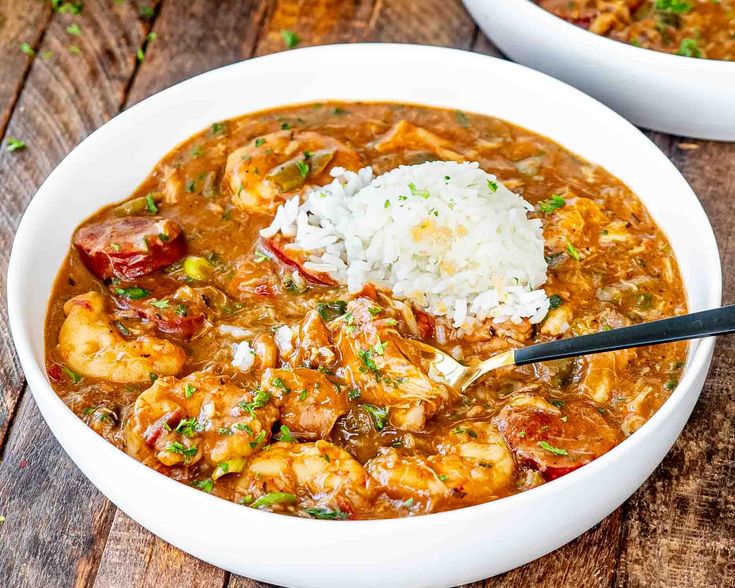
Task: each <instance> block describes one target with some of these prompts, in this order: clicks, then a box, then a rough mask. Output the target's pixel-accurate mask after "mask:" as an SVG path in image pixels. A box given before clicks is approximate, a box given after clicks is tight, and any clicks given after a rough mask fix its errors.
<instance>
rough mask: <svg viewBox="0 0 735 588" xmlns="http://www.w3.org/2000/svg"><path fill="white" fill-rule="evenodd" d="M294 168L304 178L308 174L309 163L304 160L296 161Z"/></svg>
mask: <svg viewBox="0 0 735 588" xmlns="http://www.w3.org/2000/svg"><path fill="white" fill-rule="evenodd" d="M296 168H297V169H298V170H299V175H300V176H301V177H302V178H305V177H306V176H307V175H308V174H309V164H308V163H306V162H305V161H297V162H296Z"/></svg>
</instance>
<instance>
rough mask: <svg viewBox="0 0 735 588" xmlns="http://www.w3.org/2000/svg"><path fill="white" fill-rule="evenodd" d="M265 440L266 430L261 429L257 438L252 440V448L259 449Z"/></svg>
mask: <svg viewBox="0 0 735 588" xmlns="http://www.w3.org/2000/svg"><path fill="white" fill-rule="evenodd" d="M263 441H265V431H261V432H260V433H258V434H257V435H256V436H255V440H254V441H251V442H250V448H251V449H257V448H258V447H259V446H260V444H261V443H263Z"/></svg>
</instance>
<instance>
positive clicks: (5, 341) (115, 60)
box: [0, 0, 146, 447]
mask: <svg viewBox="0 0 735 588" xmlns="http://www.w3.org/2000/svg"><path fill="white" fill-rule="evenodd" d="M27 4H28V5H29V6H34V5H35V4H37V2H35V0H33V1H32V2H28V3H27ZM73 23H75V24H77V25H78V26H79V27H80V28H81V31H82V34H81V35H79V36H74V35H71V34H70V33H68V32H67V30H66V29H67V28H68V27H69V26H70V25H71V24H73ZM145 34H146V26H145V23H143V22H141V21H140V20H139V19H138V16H137V10H136V9H135V7H134V6H132V5H128V4H125V5H121V6H114V5H111V3H110V4H108V3H107V2H100V3H97V2H94V3H89V5H88V6H87V7H86V8H85V9H84V10H83V12H82V13H81V14H80V15H72V14H56V15H54V19H53V20H52V22H51V24H50V26H49V27H48V30H47V32H46V33H45V35H44V37H43V41H42V43H41V44H40V46H39V47H38V48H37V52H38V54H39V55H40V54H43V53H45V52H47V51H51V52H53V57H52V58H50V59H35V60H34V61H33V64H32V66H31V70H30V73H29V75H28V79H27V81H26V84H25V87H24V90H23V93H22V94H21V96H20V98H19V100H18V102H17V104H16V107H15V110H14V112H13V115H12V117H11V119H10V122H9V125H8V128H7V133H6V136H12V137H17V138H21V139H25V140H26V142H27V144H28V146H27V147H26V149H24V150H22V151H16V152H13V153H10V152H8V151H7V150H6V149H2V151H0V177H1V178H3V181H2V182H0V289H1V290H2V292H3V293H4V292H5V275H6V271H7V263H8V257H9V254H10V247H11V244H12V241H13V236H14V234H15V229H16V227H17V225H18V222H19V221H20V217H21V215H22V213H23V211H24V210H25V207H26V206H27V205H28V202H30V199H31V197H32V196H33V194H34V193H35V191H36V190H37V189H38V187H39V186H40V184H41V182H42V181H43V180H44V178H45V177H46V176H47V175H48V174H49V173H50V172H51V170H52V169H53V168H54V167H56V165H57V164H58V163H59V161H61V159H62V158H63V157H64V156H65V155H66V154H67V153H68V152H69V151H71V149H72V148H73V147H74V146H75V145H76V144H77V143H79V142H80V141H81V140H82V139H84V137H86V136H87V135H88V134H89V133H91V132H92V131H94V130H95V129H96V128H97V127H99V126H100V125H102V124H104V123H105V122H106V121H107V120H108V119H109V118H111V117H112V116H114V115H115V114H117V112H118V111H119V109H120V105H121V104H122V101H123V98H124V95H125V89H126V87H127V81H128V79H129V78H130V76H131V75H132V73H133V71H134V69H135V66H136V58H135V54H136V50H137V49H138V47H140V46H141V45H142V43H143V39H144V37H145ZM72 46H76V47H78V48H79V52H78V53H73V52H71V51H70V49H69V48H70V47H72ZM0 306H1V308H0V384H1V385H2V393H1V394H2V403H1V404H0V447H1V446H2V444H3V440H4V438H5V435H6V433H7V429H8V424H9V422H10V420H11V418H12V415H13V412H14V407H15V405H16V403H17V401H18V397H19V394H20V391H21V389H22V386H23V375H22V373H21V371H20V368H19V366H18V363H17V359H16V357H15V351H14V349H13V345H12V341H11V339H10V335H9V332H8V328H7V319H6V309H5V300H4V297H3V300H2V302H1V303H0Z"/></svg>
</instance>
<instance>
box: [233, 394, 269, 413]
mask: <svg viewBox="0 0 735 588" xmlns="http://www.w3.org/2000/svg"><path fill="white" fill-rule="evenodd" d="M270 399H271V395H270V393H269V392H266V391H265V390H257V391H256V392H255V396H254V397H253V400H252V401H251V402H245V401H243V402H241V403H240V405H239V406H240V408H241V409H242V410H243V411H244V412H248V413H250V414H251V415H254V414H255V410H256V409H258V408H263V407H264V406H265V405H266V404H268V401H269V400H270Z"/></svg>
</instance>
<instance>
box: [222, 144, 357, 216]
mask: <svg viewBox="0 0 735 588" xmlns="http://www.w3.org/2000/svg"><path fill="white" fill-rule="evenodd" d="M361 164H362V162H361V159H360V156H359V155H358V154H357V152H355V151H354V150H353V149H351V148H350V147H348V146H347V145H345V144H344V143H342V142H341V141H339V140H337V139H334V138H333V137H330V136H328V135H322V134H320V133H314V132H311V131H308V132H295V131H278V132H275V133H270V134H269V135H265V136H263V137H258V138H257V139H255V140H253V141H252V142H250V143H249V144H247V145H245V146H243V147H240V148H239V149H237V150H235V151H233V152H232V153H231V154H230V156H229V157H228V158H227V167H226V169H225V181H226V182H227V183H228V184H229V185H230V189H231V190H232V193H233V196H232V201H233V203H234V204H235V206H237V207H238V208H241V209H242V210H245V211H247V212H256V211H260V212H269V211H271V212H272V211H273V210H275V208H276V207H277V206H278V204H280V203H281V202H282V201H283V200H284V199H285V197H286V195H288V194H290V193H292V192H294V191H295V190H298V189H299V188H301V187H303V186H304V185H305V184H306V183H307V182H308V183H310V184H316V185H324V184H326V183H328V182H330V181H331V179H332V178H331V176H330V175H329V171H330V170H331V169H332V168H333V167H343V168H345V169H350V170H357V169H359V168H360V166H361Z"/></svg>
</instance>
